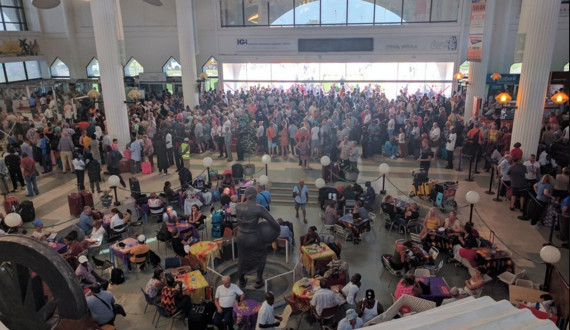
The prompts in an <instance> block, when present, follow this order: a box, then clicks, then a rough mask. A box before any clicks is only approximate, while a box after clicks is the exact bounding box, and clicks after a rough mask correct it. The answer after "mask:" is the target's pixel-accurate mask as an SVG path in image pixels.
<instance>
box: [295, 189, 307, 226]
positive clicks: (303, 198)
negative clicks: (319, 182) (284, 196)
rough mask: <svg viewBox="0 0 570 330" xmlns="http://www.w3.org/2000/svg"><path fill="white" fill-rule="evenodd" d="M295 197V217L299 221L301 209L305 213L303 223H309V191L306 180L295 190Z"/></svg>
mask: <svg viewBox="0 0 570 330" xmlns="http://www.w3.org/2000/svg"><path fill="white" fill-rule="evenodd" d="M293 196H294V197H295V217H296V218H297V219H299V208H301V210H302V211H303V222H304V223H307V212H306V211H305V205H306V204H307V201H308V200H309V189H307V186H305V180H302V179H301V180H299V185H297V186H295V188H293Z"/></svg>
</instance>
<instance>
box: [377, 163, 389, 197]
mask: <svg viewBox="0 0 570 330" xmlns="http://www.w3.org/2000/svg"><path fill="white" fill-rule="evenodd" d="M378 172H380V174H381V175H382V190H380V194H381V195H385V194H386V189H384V187H385V185H386V174H388V173H390V165H388V164H386V163H382V164H380V165H378Z"/></svg>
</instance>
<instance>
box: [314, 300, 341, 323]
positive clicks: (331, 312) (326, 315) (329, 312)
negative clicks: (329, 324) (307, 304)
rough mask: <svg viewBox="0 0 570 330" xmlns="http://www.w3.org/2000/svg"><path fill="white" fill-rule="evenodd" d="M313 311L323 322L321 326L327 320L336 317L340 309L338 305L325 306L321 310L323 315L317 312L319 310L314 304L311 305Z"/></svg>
mask: <svg viewBox="0 0 570 330" xmlns="http://www.w3.org/2000/svg"><path fill="white" fill-rule="evenodd" d="M311 311H312V312H313V316H314V317H315V319H316V320H317V321H318V322H319V323H320V324H321V326H324V325H325V322H326V321H327V320H330V319H332V318H334V316H335V315H336V312H337V311H338V305H335V306H333V307H329V308H324V309H323V310H322V311H321V315H319V314H317V310H316V309H315V308H314V307H313V306H311Z"/></svg>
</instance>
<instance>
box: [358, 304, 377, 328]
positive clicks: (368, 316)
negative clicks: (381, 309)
mask: <svg viewBox="0 0 570 330" xmlns="http://www.w3.org/2000/svg"><path fill="white" fill-rule="evenodd" d="M376 316H378V300H376V299H374V306H372V308H368V307H366V303H365V304H364V309H363V311H362V321H363V322H364V323H366V322H368V321H370V320H372V319H373V318H375V317H376Z"/></svg>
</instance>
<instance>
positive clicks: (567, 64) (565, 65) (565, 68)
mask: <svg viewBox="0 0 570 330" xmlns="http://www.w3.org/2000/svg"><path fill="white" fill-rule="evenodd" d="M569 65H570V62H566V64H564V69H563V71H566V72H568V66H569Z"/></svg>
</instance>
